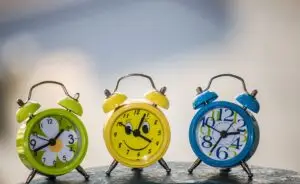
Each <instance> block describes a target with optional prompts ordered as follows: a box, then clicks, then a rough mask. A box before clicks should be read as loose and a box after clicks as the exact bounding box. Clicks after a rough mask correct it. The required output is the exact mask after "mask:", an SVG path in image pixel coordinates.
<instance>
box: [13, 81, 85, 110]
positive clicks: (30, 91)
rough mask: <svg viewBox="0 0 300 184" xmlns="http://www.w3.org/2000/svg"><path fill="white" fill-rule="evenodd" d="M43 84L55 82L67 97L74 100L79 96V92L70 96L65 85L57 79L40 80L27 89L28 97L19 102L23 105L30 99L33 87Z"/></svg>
mask: <svg viewBox="0 0 300 184" xmlns="http://www.w3.org/2000/svg"><path fill="white" fill-rule="evenodd" d="M43 84H57V85H59V86H61V87H62V89H63V91H64V93H65V94H66V95H67V96H68V97H70V98H72V99H73V100H76V101H77V100H78V98H79V96H80V94H79V93H75V95H74V97H72V96H71V95H70V94H69V92H68V90H67V88H66V87H65V85H63V84H62V83H60V82H57V81H42V82H39V83H37V84H35V85H33V86H31V88H30V90H29V93H28V98H27V100H26V102H21V103H23V104H22V105H25V104H26V103H27V102H28V101H29V100H30V99H31V96H32V91H33V89H34V88H36V87H38V86H40V85H43ZM20 100H21V99H19V100H18V103H19V102H20Z"/></svg>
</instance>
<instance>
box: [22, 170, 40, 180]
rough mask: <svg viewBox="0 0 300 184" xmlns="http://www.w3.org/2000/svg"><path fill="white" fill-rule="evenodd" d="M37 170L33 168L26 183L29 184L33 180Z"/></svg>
mask: <svg viewBox="0 0 300 184" xmlns="http://www.w3.org/2000/svg"><path fill="white" fill-rule="evenodd" d="M36 173H37V171H36V170H35V169H33V170H32V171H31V173H30V174H29V176H28V177H27V180H26V182H25V183H26V184H29V183H30V182H31V180H32V179H33V178H34V176H35V175H36Z"/></svg>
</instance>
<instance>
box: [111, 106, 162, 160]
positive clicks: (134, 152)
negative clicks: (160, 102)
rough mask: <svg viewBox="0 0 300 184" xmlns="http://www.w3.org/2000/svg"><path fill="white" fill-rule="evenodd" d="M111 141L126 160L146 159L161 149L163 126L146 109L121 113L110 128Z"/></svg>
mask: <svg viewBox="0 0 300 184" xmlns="http://www.w3.org/2000/svg"><path fill="white" fill-rule="evenodd" d="M110 136H111V142H112V147H113V148H114V150H117V152H118V155H119V156H120V157H123V158H125V159H128V160H132V161H139V160H147V159H149V158H151V157H152V156H153V155H155V154H156V153H157V152H158V150H160V149H161V146H162V145H163V144H162V143H163V142H164V137H165V136H164V128H163V125H162V122H161V121H160V119H159V118H158V117H157V116H156V115H155V114H154V113H151V112H150V111H148V110H146V109H137V108H136V109H130V110H127V111H124V112H123V113H121V114H120V115H119V116H118V117H117V118H116V120H115V121H114V124H113V125H112V128H111V133H110Z"/></svg>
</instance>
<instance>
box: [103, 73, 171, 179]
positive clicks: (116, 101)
mask: <svg viewBox="0 0 300 184" xmlns="http://www.w3.org/2000/svg"><path fill="white" fill-rule="evenodd" d="M132 76H138V77H144V78H146V79H148V80H149V81H150V83H151V85H152V88H153V90H152V91H150V92H148V93H146V94H145V98H146V100H137V101H126V99H127V97H126V95H125V94H122V93H119V92H117V90H118V86H119V83H120V82H121V80H123V79H125V78H128V77H132ZM165 92H166V87H162V88H161V89H160V90H157V89H156V87H155V85H154V82H153V80H152V78H151V77H150V76H148V75H144V74H138V73H133V74H128V75H126V76H123V77H121V78H119V80H118V82H117V85H116V87H115V89H114V91H113V92H112V93H111V92H110V91H109V90H108V89H106V90H105V91H104V93H105V95H106V99H105V100H104V103H103V111H104V112H105V113H108V112H110V116H109V118H108V120H107V122H106V124H105V126H104V129H103V135H104V140H105V144H106V147H107V149H108V151H109V153H110V154H111V156H112V157H113V158H114V161H113V162H112V164H111V165H110V167H109V169H108V171H106V175H107V176H109V175H110V173H111V171H112V170H113V169H114V168H115V167H116V166H117V164H118V163H121V164H123V165H125V166H128V167H131V168H134V169H136V170H141V169H142V168H144V167H148V166H150V165H152V164H153V163H155V162H157V161H158V162H159V164H160V165H161V166H162V167H163V168H164V169H165V170H166V171H167V173H168V174H169V173H170V172H171V169H170V168H169V167H168V165H167V163H166V162H165V161H164V159H163V158H162V157H163V155H164V154H165V153H166V151H167V149H168V146H169V143H170V137H171V133H170V127H169V123H168V120H167V119H166V117H165V115H164V114H163V112H162V111H161V110H160V109H159V108H158V106H159V107H162V108H164V109H168V108H169V101H168V99H167V97H166V96H165Z"/></svg>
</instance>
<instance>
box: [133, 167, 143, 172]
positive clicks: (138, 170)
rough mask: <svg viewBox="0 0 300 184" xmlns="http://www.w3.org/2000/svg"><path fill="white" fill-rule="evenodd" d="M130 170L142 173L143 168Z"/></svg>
mask: <svg viewBox="0 0 300 184" xmlns="http://www.w3.org/2000/svg"><path fill="white" fill-rule="evenodd" d="M131 170H132V171H134V172H142V171H143V168H132V169H131Z"/></svg>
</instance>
